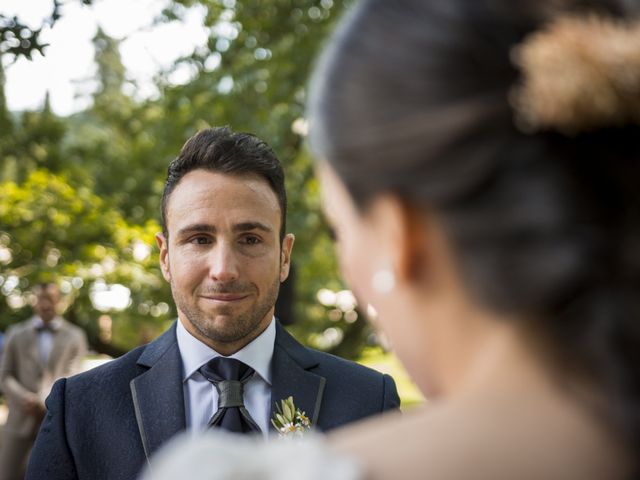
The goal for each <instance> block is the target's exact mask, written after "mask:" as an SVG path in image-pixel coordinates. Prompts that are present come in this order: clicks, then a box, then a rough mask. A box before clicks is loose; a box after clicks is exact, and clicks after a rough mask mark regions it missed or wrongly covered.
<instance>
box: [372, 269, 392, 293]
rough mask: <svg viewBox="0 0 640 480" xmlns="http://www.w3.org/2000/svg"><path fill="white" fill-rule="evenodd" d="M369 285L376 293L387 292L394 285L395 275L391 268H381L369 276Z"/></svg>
mask: <svg viewBox="0 0 640 480" xmlns="http://www.w3.org/2000/svg"><path fill="white" fill-rule="evenodd" d="M371 286H372V287H373V289H374V290H375V291H376V292H378V293H381V294H385V293H389V292H391V290H393V289H394V288H395V286H396V276H395V275H394V274H393V272H392V271H391V270H389V269H386V268H381V269H380V270H378V271H377V272H376V273H374V274H373V277H372V278H371Z"/></svg>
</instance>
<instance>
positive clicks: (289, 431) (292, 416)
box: [271, 397, 311, 437]
mask: <svg viewBox="0 0 640 480" xmlns="http://www.w3.org/2000/svg"><path fill="white" fill-rule="evenodd" d="M273 416H274V418H272V419H271V423H272V424H273V426H274V427H275V428H276V430H278V434H279V436H280V437H288V436H291V435H293V436H294V437H302V436H303V435H304V432H306V431H307V430H309V429H310V428H311V421H310V420H309V418H308V417H307V416H306V415H305V413H304V412H303V411H301V410H300V409H299V408H296V406H295V404H294V403H293V397H288V398H286V399H284V400H281V401H280V404H277V403H276V412H274V414H273Z"/></svg>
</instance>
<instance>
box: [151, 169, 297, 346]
mask: <svg viewBox="0 0 640 480" xmlns="http://www.w3.org/2000/svg"><path fill="white" fill-rule="evenodd" d="M280 215H281V214H280V206H279V203H278V199H277V197H276V194H275V193H274V192H273V191H272V190H271V187H270V186H269V184H268V183H267V181H266V180H264V179H263V178H261V177H259V176H257V175H252V174H242V175H230V174H224V173H219V172H212V171H208V170H203V169H198V170H194V171H191V172H189V173H187V174H186V175H185V176H184V177H183V178H182V179H181V180H180V182H179V183H178V185H177V186H176V187H175V189H174V190H173V192H172V193H171V196H170V198H169V202H168V205H167V232H168V238H165V237H164V236H163V235H161V234H158V235H157V237H156V238H157V241H158V245H159V247H160V264H161V267H162V271H163V274H164V277H165V278H166V279H167V281H169V282H170V284H171V291H172V293H173V297H174V300H175V302H176V306H177V308H178V316H179V318H180V321H181V322H182V324H183V325H184V326H185V328H186V329H187V330H188V331H189V332H190V333H191V334H192V335H193V336H195V337H196V338H198V339H200V340H201V341H203V342H204V343H206V344H207V345H209V346H210V347H211V348H213V349H214V350H216V351H217V352H218V353H221V354H223V355H231V354H232V353H234V352H236V351H237V350H239V349H240V348H242V347H243V346H245V345H246V344H247V343H249V342H250V341H252V340H253V339H254V338H256V337H257V336H258V335H259V334H260V333H262V332H263V331H264V329H265V328H266V327H267V326H268V325H269V323H270V322H271V318H272V316H273V310H274V305H275V301H276V298H277V296H278V289H279V286H280V282H282V281H284V279H286V277H287V275H288V273H289V260H290V254H291V248H292V246H293V236H292V235H287V236H286V237H285V239H284V240H283V242H282V245H281V244H280V238H279V231H280V221H281V219H280Z"/></svg>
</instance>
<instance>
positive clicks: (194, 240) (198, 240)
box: [191, 237, 211, 245]
mask: <svg viewBox="0 0 640 480" xmlns="http://www.w3.org/2000/svg"><path fill="white" fill-rule="evenodd" d="M191 243H195V244H196V245H206V244H208V243H211V240H210V239H209V237H194V238H192V239H191Z"/></svg>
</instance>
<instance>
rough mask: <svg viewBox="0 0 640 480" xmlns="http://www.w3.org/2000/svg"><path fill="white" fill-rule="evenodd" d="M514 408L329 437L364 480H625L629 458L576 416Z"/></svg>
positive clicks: (422, 415) (409, 417)
mask: <svg viewBox="0 0 640 480" xmlns="http://www.w3.org/2000/svg"><path fill="white" fill-rule="evenodd" d="M530 407H531V406H527V405H526V404H523V403H522V402H519V403H518V404H515V403H513V402H511V403H505V404H504V405H498V404H496V405H491V406H484V407H483V406H482V405H478V406H477V407H470V406H469V405H464V404H461V405H448V406H437V405H433V406H427V407H424V408H423V409H421V410H419V411H415V412H412V413H407V414H402V415H387V416H385V417H382V418H379V419H376V420H373V421H365V422H361V423H360V424H356V425H355V426H354V427H346V428H344V429H341V430H338V431H337V432H336V433H335V434H333V435H331V436H330V440H331V442H332V445H333V446H334V448H336V449H337V450H338V451H340V452H342V453H345V452H346V453H350V454H352V455H354V456H355V457H356V458H358V459H360V461H361V462H362V463H363V464H364V465H365V466H366V468H367V471H368V473H369V476H368V478H370V479H376V480H377V479H393V478H403V479H408V480H411V479H423V478H429V479H435V480H437V479H452V478H475V479H484V478H487V479H500V478H519V479H528V478H532V479H533V478H536V479H537V478H558V479H559V478H562V479H573V478H576V479H578V478H579V479H590V478H593V479H596V478H624V477H625V474H627V473H628V472H627V470H626V468H625V465H627V460H628V459H627V458H626V457H625V456H624V455H623V454H622V453H620V452H621V449H620V448H619V445H617V444H616V443H615V441H613V440H612V439H611V437H610V436H609V435H607V434H605V433H603V432H602V431H601V429H600V428H599V426H598V425H597V424H594V423H592V422H589V421H584V419H583V418H582V417H581V415H579V414H575V415H574V414H572V413H571V412H569V413H566V412H564V413H561V412H551V411H546V410H544V409H542V410H541V409H539V408H536V407H535V406H534V407H533V408H530Z"/></svg>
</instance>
